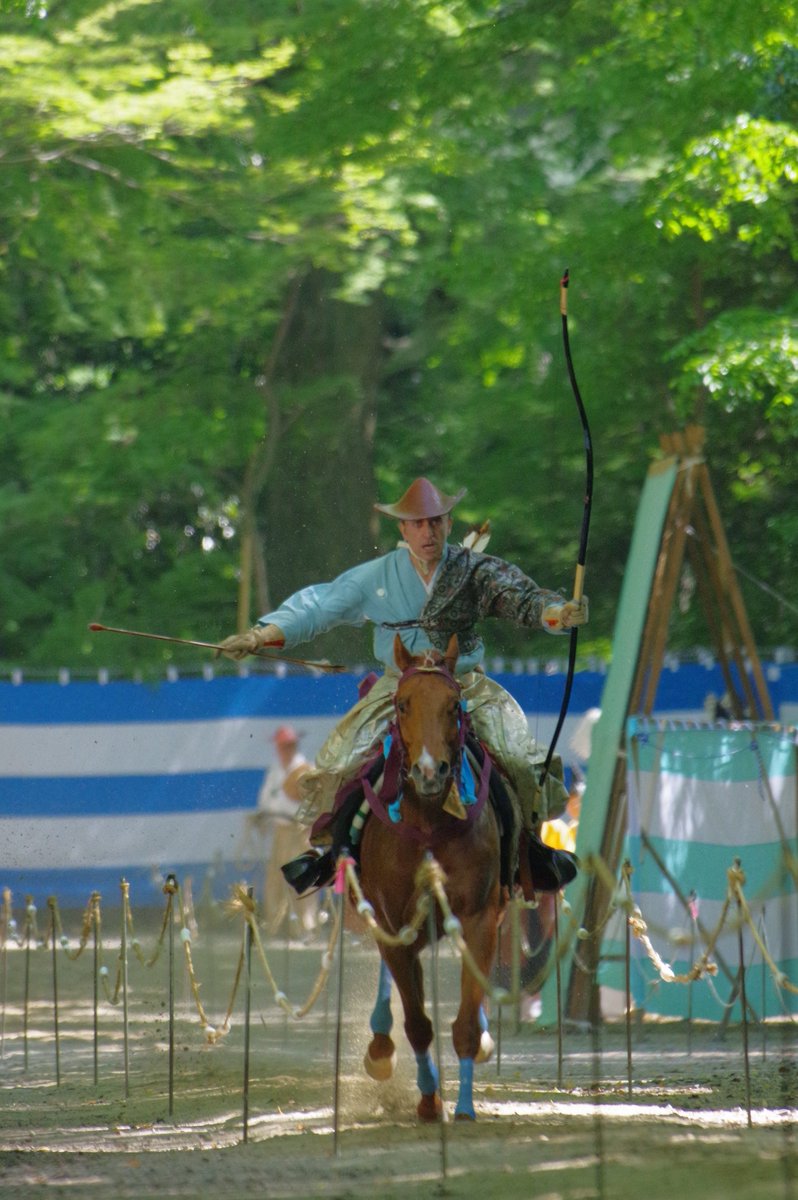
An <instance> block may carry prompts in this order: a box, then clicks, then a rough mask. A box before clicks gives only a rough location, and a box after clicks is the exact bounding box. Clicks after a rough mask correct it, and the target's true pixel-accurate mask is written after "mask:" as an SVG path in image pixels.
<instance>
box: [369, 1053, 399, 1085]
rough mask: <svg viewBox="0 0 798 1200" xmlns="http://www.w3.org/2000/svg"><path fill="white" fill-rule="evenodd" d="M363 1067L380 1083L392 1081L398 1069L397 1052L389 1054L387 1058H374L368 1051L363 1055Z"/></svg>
mask: <svg viewBox="0 0 798 1200" xmlns="http://www.w3.org/2000/svg"><path fill="white" fill-rule="evenodd" d="M363 1066H364V1067H365V1068H366V1074H367V1075H368V1076H370V1077H371V1078H372V1079H376V1080H377V1082H378V1083H385V1080H386V1079H390V1078H391V1076H392V1075H393V1073H394V1071H395V1069H396V1051H395V1050H394V1052H393V1054H389V1055H388V1056H387V1058H372V1057H371V1055H370V1054H369V1052H368V1050H367V1051H366V1053H365V1054H364V1055H363Z"/></svg>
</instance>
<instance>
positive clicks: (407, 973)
mask: <svg viewBox="0 0 798 1200" xmlns="http://www.w3.org/2000/svg"><path fill="white" fill-rule="evenodd" d="M385 956H386V959H387V961H388V962H389V963H390V969H391V974H392V975H393V978H394V982H395V983H396V986H397V988H398V990H399V995H400V996H401V998H402V1007H403V1009H404V1015H405V1033H406V1035H407V1040H408V1041H409V1043H410V1045H411V1047H412V1049H413V1053H414V1054H415V1058H416V1083H417V1084H418V1090H419V1091H420V1093H421V1098H420V1100H419V1102H418V1106H417V1108H416V1112H417V1113H418V1116H419V1117H420V1118H421V1120H422V1121H438V1120H440V1116H441V1113H442V1111H443V1108H442V1104H441V1098H440V1094H439V1088H440V1083H439V1079H438V1072H437V1070H436V1067H435V1063H434V1062H433V1060H432V1055H431V1054H430V1046H431V1045H432V1032H433V1031H432V1022H431V1021H430V1019H429V1017H428V1016H427V1014H426V1012H425V1011H424V976H423V973H422V969H421V963H420V962H419V959H418V954H417V952H416V951H415V950H414V949H406V948H404V947H390V948H386V950H385Z"/></svg>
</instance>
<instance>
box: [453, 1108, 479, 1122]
mask: <svg viewBox="0 0 798 1200" xmlns="http://www.w3.org/2000/svg"><path fill="white" fill-rule="evenodd" d="M454 1119H455V1121H476V1119H477V1114H476V1113H475V1112H474V1111H473V1110H472V1111H471V1112H455V1114H454Z"/></svg>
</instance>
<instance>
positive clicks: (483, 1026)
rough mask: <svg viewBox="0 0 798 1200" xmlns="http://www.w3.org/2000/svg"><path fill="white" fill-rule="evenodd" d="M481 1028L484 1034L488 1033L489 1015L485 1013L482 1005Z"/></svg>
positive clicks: (480, 1010)
mask: <svg viewBox="0 0 798 1200" xmlns="http://www.w3.org/2000/svg"><path fill="white" fill-rule="evenodd" d="M479 1027H480V1029H481V1030H482V1032H483V1033H486V1032H487V1028H488V1014H487V1013H486V1012H485V1008H484V1006H483V1005H482V1004H480V1006H479Z"/></svg>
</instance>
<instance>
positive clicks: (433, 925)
mask: <svg viewBox="0 0 798 1200" xmlns="http://www.w3.org/2000/svg"><path fill="white" fill-rule="evenodd" d="M428 902H429V912H428V914H427V941H428V942H429V949H430V957H431V965H432V1028H433V1031H434V1035H435V1063H436V1066H437V1068H438V1091H439V1093H440V1097H441V1119H440V1122H439V1124H440V1135H441V1138H440V1140H441V1180H442V1186H445V1184H446V1172H447V1167H448V1154H447V1149H448V1148H447V1143H446V1123H447V1122H446V1107H445V1104H444V1099H443V1095H444V1080H443V1054H442V1052H441V1022H440V989H439V986H438V927H437V922H436V916H437V911H436V908H435V901H434V899H433V897H432V896H431V895H428Z"/></svg>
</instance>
